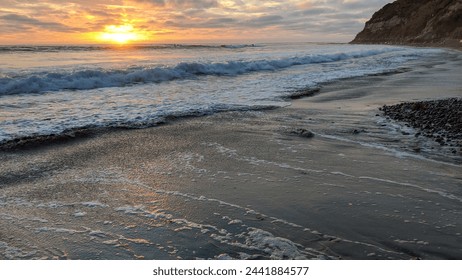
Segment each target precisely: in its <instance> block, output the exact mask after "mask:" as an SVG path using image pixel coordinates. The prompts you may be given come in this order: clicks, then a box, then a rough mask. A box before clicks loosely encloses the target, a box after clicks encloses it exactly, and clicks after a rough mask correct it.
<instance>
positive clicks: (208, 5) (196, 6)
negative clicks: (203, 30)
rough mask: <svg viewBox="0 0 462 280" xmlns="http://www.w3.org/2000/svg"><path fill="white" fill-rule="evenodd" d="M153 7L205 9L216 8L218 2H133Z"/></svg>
mask: <svg viewBox="0 0 462 280" xmlns="http://www.w3.org/2000/svg"><path fill="white" fill-rule="evenodd" d="M135 1H136V2H140V3H148V4H151V5H153V6H155V7H168V8H174V9H175V8H186V9H207V8H212V7H217V6H218V0H194V1H193V0H135Z"/></svg>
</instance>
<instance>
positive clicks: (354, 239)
mask: <svg viewBox="0 0 462 280" xmlns="http://www.w3.org/2000/svg"><path fill="white" fill-rule="evenodd" d="M461 64H462V61H461V60H454V61H432V62H430V63H425V64H423V65H422V66H420V67H417V68H416V69H410V70H408V71H403V72H400V73H395V74H391V75H377V76H367V77H360V78H354V79H348V80H340V81H337V82H334V83H330V84H327V85H323V86H322V87H321V89H320V91H319V92H316V93H314V94H312V95H311V96H309V97H305V98H300V99H297V100H293V101H292V105H290V106H289V107H285V108H279V109H274V110H266V111H237V112H232V111H231V112H223V113H217V114H213V115H209V116H202V117H197V118H183V119H178V120H174V121H170V122H168V123H167V124H166V125H160V126H156V127H150V128H143V129H109V131H106V130H104V131H102V132H99V131H96V132H90V134H85V133H84V135H83V136H84V137H72V136H69V137H70V139H71V141H69V140H68V139H64V141H62V140H61V139H58V141H54V142H53V144H43V145H41V144H40V145H38V146H35V144H32V145H31V146H29V145H26V146H25V147H22V148H18V149H15V148H14V147H13V149H10V148H8V149H6V150H3V151H0V161H1V162H2V168H1V171H0V178H1V180H0V182H1V183H0V206H1V207H0V225H1V228H2V230H1V232H0V235H1V236H3V237H4V238H2V240H1V241H2V243H1V246H0V259H42V258H44V259H226V258H235V259H313V258H314V259H461V258H462V247H461V246H460V244H462V242H461V241H462V236H461V234H462V224H460V223H458V217H460V213H461V212H462V190H461V189H460V186H461V182H462V178H461V177H460V174H462V172H461V171H462V166H461V165H460V154H456V155H454V154H452V153H451V152H450V151H446V150H444V147H441V146H440V145H438V143H433V142H434V141H433V140H431V139H421V138H418V139H415V138H416V137H414V135H406V134H403V132H405V133H409V132H408V128H406V127H404V126H400V125H397V124H396V123H395V122H393V121H389V120H387V119H386V118H384V117H383V116H381V115H380V111H379V108H380V107H381V106H383V105H392V104H398V103H401V102H408V101H418V100H419V101H420V100H433V99H445V98H451V97H460V92H461V91H460V90H461V89H462V84H461V81H460V79H457V78H456V77H457V76H458V74H460V70H457V69H461V68H460V66H461ZM457 71H459V72H457ZM384 102H385V103H384ZM81 136H82V135H81ZM48 140H49V139H47V140H46V141H48ZM416 147H418V148H419V149H418V151H417V150H416ZM432 148H433V149H432Z"/></svg>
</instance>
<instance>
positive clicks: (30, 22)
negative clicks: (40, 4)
mask: <svg viewBox="0 0 462 280" xmlns="http://www.w3.org/2000/svg"><path fill="white" fill-rule="evenodd" d="M0 21H1V22H2V23H3V24H5V25H8V26H16V29H18V30H20V29H31V28H41V29H47V30H52V31H56V32H77V31H79V30H81V29H80V28H73V27H69V26H66V25H64V24H61V23H59V22H52V21H42V20H38V19H35V18H31V17H28V16H24V15H18V14H6V15H2V16H0Z"/></svg>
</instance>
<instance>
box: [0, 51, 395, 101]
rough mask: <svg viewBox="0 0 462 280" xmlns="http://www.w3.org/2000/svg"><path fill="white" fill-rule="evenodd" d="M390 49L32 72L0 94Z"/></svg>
mask: <svg viewBox="0 0 462 280" xmlns="http://www.w3.org/2000/svg"><path fill="white" fill-rule="evenodd" d="M390 51H392V50H391V49H389V48H383V49H375V50H366V51H353V52H342V53H333V54H317V55H305V56H300V57H287V58H281V59H273V60H271V59H268V60H250V61H245V60H244V61H241V60H236V61H225V62H216V63H207V62H180V63H178V64H177V65H175V66H173V67H165V66H154V67H133V68H129V69H83V70H75V71H71V72H48V71H45V72H32V73H27V74H26V75H20V74H16V75H11V76H7V75H4V77H2V78H0V95H8V94H23V93H40V92H49V91H59V90H88V89H95V88H105V87H124V86H127V85H133V84H140V83H160V82H165V81H171V80H176V79H186V78H193V77H195V76H202V75H216V76H234V75H242V74H246V73H250V72H258V71H275V70H280V69H285V68H289V67H292V66H296V65H306V64H315V63H329V62H335V61H342V60H347V59H358V58H362V57H369V56H374V55H379V54H382V53H386V52H390Z"/></svg>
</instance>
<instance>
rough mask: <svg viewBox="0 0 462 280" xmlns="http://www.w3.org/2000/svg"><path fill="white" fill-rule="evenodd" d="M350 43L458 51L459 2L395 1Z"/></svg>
mask: <svg viewBox="0 0 462 280" xmlns="http://www.w3.org/2000/svg"><path fill="white" fill-rule="evenodd" d="M351 43H358V44H398V45H401V44H403V45H424V46H443V47H457V48H462V0H420V1H415V0H397V1H395V2H393V3H390V4H387V5H385V6H384V7H383V8H382V9H380V10H379V11H377V12H376V13H375V14H374V15H373V16H372V18H371V19H370V20H369V21H368V22H366V26H365V28H364V30H363V31H361V32H360V33H359V34H358V35H357V36H356V38H355V39H354V40H353V41H352V42H351Z"/></svg>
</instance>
